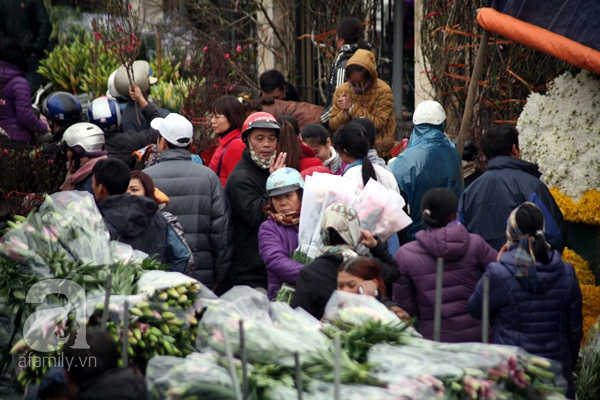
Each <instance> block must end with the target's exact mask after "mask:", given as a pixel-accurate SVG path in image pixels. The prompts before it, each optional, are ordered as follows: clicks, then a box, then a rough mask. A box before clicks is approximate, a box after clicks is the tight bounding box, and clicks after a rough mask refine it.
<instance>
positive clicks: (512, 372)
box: [367, 338, 566, 398]
mask: <svg viewBox="0 0 600 400" xmlns="http://www.w3.org/2000/svg"><path fill="white" fill-rule="evenodd" d="M367 358H368V361H369V362H370V363H373V364H375V365H376V366H375V368H374V370H373V374H374V376H376V377H377V378H379V379H381V380H384V381H387V382H394V379H395V377H397V376H398V375H404V376H408V377H411V378H415V379H422V380H424V381H432V379H430V378H429V377H434V378H435V379H439V380H442V381H443V382H444V385H445V386H446V391H447V392H449V393H451V394H452V393H466V394H467V395H471V394H473V393H475V394H477V395H478V396H480V397H481V398H502V397H501V395H509V394H508V392H513V393H517V394H519V395H520V396H522V397H524V398H529V397H528V396H533V397H534V398H536V397H535V396H537V397H539V396H540V395H545V394H551V393H557V394H561V393H564V392H565V390H566V381H565V380H564V378H563V377H562V373H561V367H560V363H557V362H555V361H551V360H547V359H545V358H542V357H537V356H533V355H531V354H529V353H527V352H526V351H525V350H523V349H521V348H519V347H514V346H502V345H489V344H483V343H460V344H450V343H438V342H432V341H430V340H424V339H415V338H413V339H410V340H409V342H408V343H407V345H406V346H389V345H386V344H379V345H376V346H373V347H372V348H371V349H370V350H369V353H368V357H367Z"/></svg>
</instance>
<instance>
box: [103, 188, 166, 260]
mask: <svg viewBox="0 0 600 400" xmlns="http://www.w3.org/2000/svg"><path fill="white" fill-rule="evenodd" d="M98 209H100V212H101V213H102V218H103V219H104V224H105V225H106V228H107V229H108V232H109V233H110V237H111V239H112V240H118V241H119V242H121V243H126V244H128V245H130V246H131V247H133V248H134V249H135V250H140V251H143V252H144V253H147V254H149V255H153V254H156V255H157V258H158V259H159V260H161V261H163V262H165V247H166V243H167V234H168V232H167V229H168V227H167V220H166V219H165V218H164V217H163V215H162V213H160V212H158V204H156V202H155V201H153V200H151V199H149V198H147V197H143V196H132V195H130V194H127V193H126V194H119V195H115V196H110V197H108V198H106V199H104V200H101V201H99V202H98Z"/></svg>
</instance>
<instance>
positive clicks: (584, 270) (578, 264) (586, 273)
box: [563, 247, 596, 286]
mask: <svg viewBox="0 0 600 400" xmlns="http://www.w3.org/2000/svg"><path fill="white" fill-rule="evenodd" d="M563 260H564V261H566V262H568V263H571V264H573V267H575V273H576V274H577V280H578V281H579V284H580V285H592V286H593V285H595V284H596V277H595V276H594V273H593V272H592V270H591V269H590V263H589V262H587V261H585V260H584V259H583V258H581V256H580V255H579V254H577V253H575V252H574V251H573V250H571V249H568V248H566V247H565V250H564V251H563Z"/></svg>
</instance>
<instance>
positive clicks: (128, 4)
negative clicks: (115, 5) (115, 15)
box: [127, 3, 133, 11]
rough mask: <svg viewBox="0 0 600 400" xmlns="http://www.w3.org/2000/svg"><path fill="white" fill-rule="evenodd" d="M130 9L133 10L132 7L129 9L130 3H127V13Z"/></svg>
mask: <svg viewBox="0 0 600 400" xmlns="http://www.w3.org/2000/svg"><path fill="white" fill-rule="evenodd" d="M132 8H133V7H131V3H127V9H128V10H129V11H131V9H132Z"/></svg>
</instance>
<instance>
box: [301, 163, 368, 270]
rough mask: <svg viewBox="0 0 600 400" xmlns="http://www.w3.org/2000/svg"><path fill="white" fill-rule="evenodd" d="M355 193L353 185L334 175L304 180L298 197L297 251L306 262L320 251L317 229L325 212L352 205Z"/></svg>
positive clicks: (355, 188) (354, 185) (355, 189)
mask: <svg viewBox="0 0 600 400" xmlns="http://www.w3.org/2000/svg"><path fill="white" fill-rule="evenodd" d="M358 192H359V189H358V186H357V185H356V182H354V181H352V180H350V179H347V178H343V177H341V176H338V175H331V174H319V173H318V174H314V175H312V176H310V177H307V180H306V182H305V184H304V194H303V196H302V212H301V213H300V225H299V230H298V243H299V247H298V251H300V252H302V253H304V254H306V256H307V257H308V258H310V259H314V258H315V257H317V256H318V255H319V251H320V249H321V248H322V247H323V242H322V240H321V232H320V226H321V221H322V219H323V213H324V212H325V209H326V208H327V206H329V205H331V204H333V203H344V204H349V205H352V204H353V203H354V201H355V200H356V196H357V194H358Z"/></svg>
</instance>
